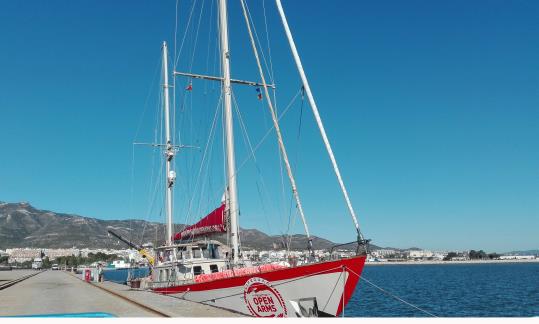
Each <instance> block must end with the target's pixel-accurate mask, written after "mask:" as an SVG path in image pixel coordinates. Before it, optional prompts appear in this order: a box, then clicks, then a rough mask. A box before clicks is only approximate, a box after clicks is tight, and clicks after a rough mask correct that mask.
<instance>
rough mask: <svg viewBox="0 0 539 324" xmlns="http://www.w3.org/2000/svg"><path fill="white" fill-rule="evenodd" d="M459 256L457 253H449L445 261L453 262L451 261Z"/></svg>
mask: <svg viewBox="0 0 539 324" xmlns="http://www.w3.org/2000/svg"><path fill="white" fill-rule="evenodd" d="M456 256H457V253H455V252H449V253H448V254H447V255H446V256H445V257H444V259H443V260H444V261H451V259H453V258H454V257H456Z"/></svg>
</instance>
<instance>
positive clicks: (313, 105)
mask: <svg viewBox="0 0 539 324" xmlns="http://www.w3.org/2000/svg"><path fill="white" fill-rule="evenodd" d="M275 2H276V4H277V9H278V11H279V14H280V16H281V20H282V22H283V26H284V29H285V32H286V37H287V38H288V43H289V45H290V49H291V50H292V55H293V56H294V60H295V62H296V66H297V68H298V71H299V75H300V76H301V81H302V82H303V87H304V88H305V93H306V94H307V98H308V99H309V103H310V106H311V109H312V111H313V114H314V118H315V119H316V123H317V125H318V129H319V130H320V134H321V135H322V140H323V141H324V144H325V146H326V150H327V152H328V155H329V158H330V160H331V164H332V165H333V170H334V171H335V175H336V176H337V180H338V181H339V185H340V186H341V191H342V193H343V195H344V200H345V201H346V205H347V206H348V211H349V212H350V216H351V217H352V220H353V222H354V226H355V227H356V231H357V234H358V241H359V240H360V241H362V242H364V238H363V235H362V234H361V231H360V229H359V223H358V221H357V217H356V212H355V211H354V207H352V202H351V201H350V197H348V192H347V191H346V187H345V186H344V182H343V180H342V177H341V172H340V171H339V166H338V165H337V160H336V159H335V156H334V155H333V150H332V149H331V145H330V144H329V139H328V137H327V135H326V130H325V129H324V124H322V119H321V118H320V114H319V113H318V107H317V106H316V102H315V101H314V97H313V94H312V92H311V87H310V86H309V81H308V80H307V76H306V75H305V71H304V70H303V65H302V64H301V59H300V57H299V54H298V50H297V48H296V44H295V43H294V38H292V33H291V32H290V27H289V26H288V21H287V20H286V16H285V14H284V10H283V6H282V4H281V0H275Z"/></svg>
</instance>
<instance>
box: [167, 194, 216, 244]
mask: <svg viewBox="0 0 539 324" xmlns="http://www.w3.org/2000/svg"><path fill="white" fill-rule="evenodd" d="M222 232H226V220H225V204H224V203H223V204H221V206H220V207H219V208H217V209H215V210H214V211H212V212H211V213H209V214H208V215H207V216H206V217H204V218H202V219H201V220H200V221H199V222H198V223H196V224H194V225H191V226H188V227H186V228H184V229H183V230H182V231H181V232H178V233H176V234H174V241H180V240H185V239H189V238H193V237H196V236H201V235H206V234H211V233H222Z"/></svg>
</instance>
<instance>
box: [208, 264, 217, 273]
mask: <svg viewBox="0 0 539 324" xmlns="http://www.w3.org/2000/svg"><path fill="white" fill-rule="evenodd" d="M210 271H211V273H214V272H219V268H217V264H210Z"/></svg>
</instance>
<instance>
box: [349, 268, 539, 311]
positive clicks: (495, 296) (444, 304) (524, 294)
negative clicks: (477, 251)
mask: <svg viewBox="0 0 539 324" xmlns="http://www.w3.org/2000/svg"><path fill="white" fill-rule="evenodd" d="M362 277H364V278H366V279H367V280H369V281H371V282H372V283H374V284H376V285H377V286H379V287H381V288H383V289H384V290H386V291H388V292H389V293H391V294H394V295H397V296H399V297H400V298H402V299H403V300H405V301H407V302H409V303H411V304H414V305H416V306H418V307H420V308H421V309H424V310H426V311H428V312H430V313H432V314H434V315H436V316H439V317H527V316H539V263H504V264H500V263H488V264H442V265H367V266H365V268H364V270H363V274H362ZM345 316H347V317H349V316H350V317H352V316H353V317H424V316H429V315H427V314H425V313H423V312H421V311H419V310H417V309H414V308H412V307H411V306H408V305H406V304H404V303H402V302H400V301H397V300H395V299H394V298H392V297H390V296H389V295H388V294H387V293H383V292H381V291H380V290H378V289H376V288H374V287H373V286H371V285H370V284H368V283H367V282H366V281H364V280H361V281H360V282H359V284H358V286H357V288H356V292H355V293H354V295H353V296H352V298H351V300H350V301H349V303H348V305H347V306H346V308H345Z"/></svg>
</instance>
